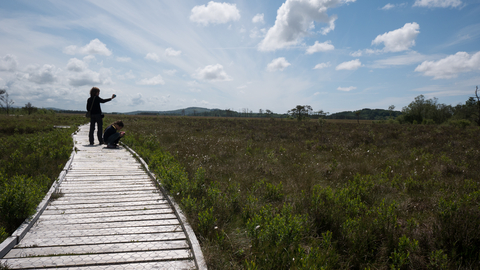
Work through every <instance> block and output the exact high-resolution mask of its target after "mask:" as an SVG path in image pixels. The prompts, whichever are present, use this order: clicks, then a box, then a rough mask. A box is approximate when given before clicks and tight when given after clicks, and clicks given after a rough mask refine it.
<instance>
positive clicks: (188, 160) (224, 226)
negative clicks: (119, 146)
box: [124, 116, 480, 269]
mask: <svg viewBox="0 0 480 270" xmlns="http://www.w3.org/2000/svg"><path fill="white" fill-rule="evenodd" d="M124 122H125V125H126V128H128V131H129V133H128V134H129V135H128V137H126V138H125V139H124V141H125V143H127V144H128V145H129V146H132V147H133V148H134V149H135V150H136V151H137V153H139V154H140V155H141V156H142V157H143V158H144V159H145V160H146V161H147V162H148V163H149V165H150V167H151V168H152V170H153V171H154V172H155V174H156V175H157V176H158V177H159V178H160V180H161V181H162V184H163V185H164V187H165V188H166V189H167V190H169V192H170V194H171V195H172V196H173V197H174V198H175V199H176V201H177V202H179V203H180V205H181V207H182V208H183V210H184V211H185V213H186V214H187V218H188V220H189V222H190V223H191V225H192V228H193V229H194V231H195V232H196V234H197V236H198V238H199V240H200V242H201V245H202V248H203V251H204V256H205V258H206V260H207V264H208V267H209V268H210V269H478V268H480V265H479V261H480V258H479V255H478V254H480V243H479V234H478V228H479V227H480V221H479V216H480V213H479V212H478V211H479V210H478V203H479V202H480V201H479V195H478V194H480V177H479V176H480V168H479V166H478V160H479V158H480V150H479V149H480V141H479V140H478V136H479V134H480V130H479V128H478V127H474V126H470V125H465V124H459V125H436V124H433V123H431V124H430V123H429V124H428V125H427V124H426V125H383V124H368V123H366V122H362V123H361V124H357V123H356V121H354V122H344V121H338V120H337V121H332V120H327V121H325V122H323V121H322V123H321V124H319V123H318V121H302V122H298V121H293V120H285V119H283V120H267V119H235V118H186V117H158V116H148V117H141V116H131V117H126V118H125V119H124Z"/></svg>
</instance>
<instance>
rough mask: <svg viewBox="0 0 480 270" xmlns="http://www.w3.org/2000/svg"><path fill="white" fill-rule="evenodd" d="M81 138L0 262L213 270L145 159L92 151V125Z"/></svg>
mask: <svg viewBox="0 0 480 270" xmlns="http://www.w3.org/2000/svg"><path fill="white" fill-rule="evenodd" d="M74 141H75V147H76V151H75V153H74V154H72V159H71V160H70V162H69V166H68V168H67V169H68V170H66V174H65V175H64V177H63V179H62V180H63V181H62V182H61V184H60V185H59V186H58V187H57V188H56V190H57V191H56V192H55V193H53V194H54V195H53V196H52V198H51V199H50V200H49V202H48V204H46V208H45V210H44V211H43V213H41V215H39V217H38V220H36V222H35V223H34V224H33V225H32V226H31V228H30V229H29V230H28V232H27V233H26V234H25V236H24V237H23V238H22V239H21V240H20V241H19V243H18V244H16V245H15V246H14V247H13V248H12V249H11V250H10V251H9V252H8V253H7V254H6V255H5V256H4V257H3V258H2V259H1V260H0V262H1V263H3V264H6V265H7V266H8V267H9V268H8V269H44V268H62V269H206V266H205V263H204V261H203V255H202V254H201V250H200V248H199V246H198V242H197V240H196V238H195V235H193V232H192V231H191V229H190V227H189V225H188V224H186V223H185V222H184V221H185V218H184V217H183V215H182V214H181V212H179V211H178V209H177V208H176V205H175V203H173V202H171V200H170V198H169V197H168V196H166V195H164V194H163V193H162V191H161V190H160V189H159V188H158V187H157V186H156V185H155V183H154V181H153V180H152V178H151V176H150V175H149V174H148V173H147V172H146V170H144V167H143V166H142V162H139V161H137V159H135V158H134V157H133V155H132V154H131V153H130V152H129V151H128V150H127V149H126V148H125V147H124V146H120V148H119V149H107V148H106V147H105V145H93V146H90V145H89V143H88V125H87V126H81V127H80V130H79V131H78V132H77V134H75V135H74ZM1 265H2V264H0V266H1Z"/></svg>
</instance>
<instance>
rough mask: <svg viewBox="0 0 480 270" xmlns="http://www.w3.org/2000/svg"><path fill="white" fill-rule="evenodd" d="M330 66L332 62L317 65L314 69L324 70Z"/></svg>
mask: <svg viewBox="0 0 480 270" xmlns="http://www.w3.org/2000/svg"><path fill="white" fill-rule="evenodd" d="M329 66H330V62H326V63H320V64H317V65H316V66H315V67H314V68H313V69H322V68H326V67H329Z"/></svg>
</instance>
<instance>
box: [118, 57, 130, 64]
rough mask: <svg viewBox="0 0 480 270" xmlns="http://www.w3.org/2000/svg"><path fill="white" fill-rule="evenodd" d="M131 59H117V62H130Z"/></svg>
mask: <svg viewBox="0 0 480 270" xmlns="http://www.w3.org/2000/svg"><path fill="white" fill-rule="evenodd" d="M131 61H132V58H130V57H117V62H125V63H126V62H131Z"/></svg>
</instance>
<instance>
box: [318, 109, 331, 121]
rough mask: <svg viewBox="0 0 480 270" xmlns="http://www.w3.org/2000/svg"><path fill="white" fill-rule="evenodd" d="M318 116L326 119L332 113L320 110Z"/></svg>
mask: <svg viewBox="0 0 480 270" xmlns="http://www.w3.org/2000/svg"><path fill="white" fill-rule="evenodd" d="M316 114H317V115H318V117H319V118H322V119H323V118H325V117H326V116H327V115H329V114H330V113H328V112H324V111H323V110H320V111H318V112H316Z"/></svg>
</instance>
